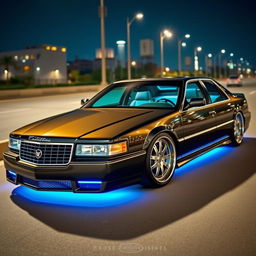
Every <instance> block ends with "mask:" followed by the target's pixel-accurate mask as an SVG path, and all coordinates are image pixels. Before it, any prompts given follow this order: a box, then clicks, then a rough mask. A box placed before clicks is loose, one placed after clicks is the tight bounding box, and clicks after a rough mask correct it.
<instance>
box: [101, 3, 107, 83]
mask: <svg viewBox="0 0 256 256" xmlns="http://www.w3.org/2000/svg"><path fill="white" fill-rule="evenodd" d="M104 19H105V7H104V0H100V28H101V30H100V31H101V85H103V86H105V85H106V84H107V71H106V46H105V20H104Z"/></svg>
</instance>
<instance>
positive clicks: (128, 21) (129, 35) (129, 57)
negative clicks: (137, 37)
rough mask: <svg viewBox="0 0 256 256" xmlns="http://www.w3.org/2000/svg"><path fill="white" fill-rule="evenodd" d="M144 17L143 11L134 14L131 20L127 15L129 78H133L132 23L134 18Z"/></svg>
mask: <svg viewBox="0 0 256 256" xmlns="http://www.w3.org/2000/svg"><path fill="white" fill-rule="evenodd" d="M141 19H143V13H140V12H139V13H137V14H135V15H134V16H133V18H132V19H131V20H130V19H129V17H127V21H126V27H127V60H128V61H127V75H128V79H131V32H130V30H131V28H130V27H131V25H132V23H133V22H134V20H141Z"/></svg>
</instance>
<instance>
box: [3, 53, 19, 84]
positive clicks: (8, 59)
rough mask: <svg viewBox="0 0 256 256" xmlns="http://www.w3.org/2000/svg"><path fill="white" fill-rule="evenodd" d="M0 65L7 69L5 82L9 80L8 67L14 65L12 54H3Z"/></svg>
mask: <svg viewBox="0 0 256 256" xmlns="http://www.w3.org/2000/svg"><path fill="white" fill-rule="evenodd" d="M0 66H2V67H4V70H6V71H7V73H6V82H7V83H8V82H9V78H10V77H9V73H10V72H9V71H10V67H11V66H13V67H15V66H16V62H15V61H14V59H13V57H12V56H4V57H3V58H1V59H0Z"/></svg>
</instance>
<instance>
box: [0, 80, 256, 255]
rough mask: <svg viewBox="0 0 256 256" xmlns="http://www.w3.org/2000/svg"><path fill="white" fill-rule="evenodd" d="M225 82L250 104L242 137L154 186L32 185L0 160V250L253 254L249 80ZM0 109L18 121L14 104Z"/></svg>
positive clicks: (47, 110) (254, 137)
mask: <svg viewBox="0 0 256 256" xmlns="http://www.w3.org/2000/svg"><path fill="white" fill-rule="evenodd" d="M231 90H232V91H234V92H236V91H238V92H244V93H245V94H246V95H247V98H248V101H249V107H250V110H251V112H252V121H251V125H250V128H249V130H248V132H247V133H246V138H245V141H244V143H243V144H242V145H241V146H240V147H236V148H233V147H231V146H225V147H221V148H217V149H215V150H213V151H211V152H209V153H207V154H206V155H203V156H201V157H199V158H197V159H195V160H193V161H192V162H190V163H189V164H187V165H185V166H183V167H182V168H180V169H177V170H176V173H175V176H174V179H173V181H172V182H171V183H170V184H169V185H167V186H165V187H164V188H161V189H156V190H150V189H149V190H146V189H142V188H141V187H140V185H136V186H130V187H127V188H124V189H120V190H116V191H112V192H108V193H104V194H79V195H78V194H72V193H65V192H64V193H56V192H55V193H51V192H37V191H33V190H30V189H28V188H24V187H16V186H14V185H12V184H9V183H7V182H6V181H5V177H4V167H3V162H2V161H1V162H0V255H4V256H5V255H8V256H9V255H109V256H112V255H113V256H120V255H161V256H162V255H163V256H165V255H166V256H167V255H168V256H172V255H174V256H183V255H184V256H208V255H212V256H217V255H218V256H222V255H223V256H229V255H232V256H233V255H234V256H240V255H241V256H244V255H246V256H253V255H256V233H255V230H256V217H255V216H256V205H255V202H256V187H255V183H256V175H255V172H256V167H255V166H256V165H255V163H256V159H255V151H256V128H255V117H256V112H255V109H256V100H255V99H256V83H255V82H254V81H248V83H247V84H246V85H245V87H244V88H232V89H231ZM81 97H83V96H82V95H81V94H80V95H79V94H77V95H70V96H67V95H65V96H52V97H47V98H43V97H42V98H37V99H29V100H27V99H26V100H17V101H8V102H2V103H1V104H0V106H1V107H2V108H3V109H1V111H2V112H3V111H4V109H6V111H7V110H13V108H14V107H17V106H19V108H20V109H22V108H23V109H24V108H30V110H29V111H28V110H24V111H23V112H24V113H23V115H24V117H23V118H26V120H24V123H27V121H28V119H29V118H30V119H31V121H33V120H32V119H33V118H34V119H39V118H42V117H44V116H43V115H45V116H47V115H52V114H54V112H55V113H57V112H63V111H66V110H69V109H72V108H75V107H76V106H79V101H80V98H81ZM53 103H54V104H53ZM55 103H56V105H55ZM8 104H9V105H8ZM53 105H54V109H52V108H51V106H53ZM31 111H32V112H31ZM42 111H43V114H42V115H41V116H39V113H41V112H42ZM21 112H22V111H21ZM21 112H20V113H21ZM28 113H34V115H35V116H34V117H33V116H32V114H28ZM3 114H4V113H1V117H2V116H3ZM3 117H4V120H5V122H10V121H8V120H12V119H13V118H14V117H16V118H17V120H19V122H20V123H21V122H23V120H22V117H20V115H19V114H18V113H17V114H16V113H15V112H9V114H7V113H5V116H3ZM12 122H13V123H12V125H15V120H14V121H12ZM1 126H2V125H1ZM6 127H7V128H5V129H8V124H7V125H6ZM13 128H14V127H13ZM11 129H12V128H11ZM11 129H10V130H11Z"/></svg>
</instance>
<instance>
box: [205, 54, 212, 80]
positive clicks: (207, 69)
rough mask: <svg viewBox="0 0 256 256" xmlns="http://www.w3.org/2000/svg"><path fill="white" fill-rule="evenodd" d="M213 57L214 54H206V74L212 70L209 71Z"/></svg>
mask: <svg viewBox="0 0 256 256" xmlns="http://www.w3.org/2000/svg"><path fill="white" fill-rule="evenodd" d="M211 58H212V54H211V53H208V54H207V55H205V75H206V76H208V75H209V74H210V73H211V72H208V71H209V66H210V65H209V59H211Z"/></svg>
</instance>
